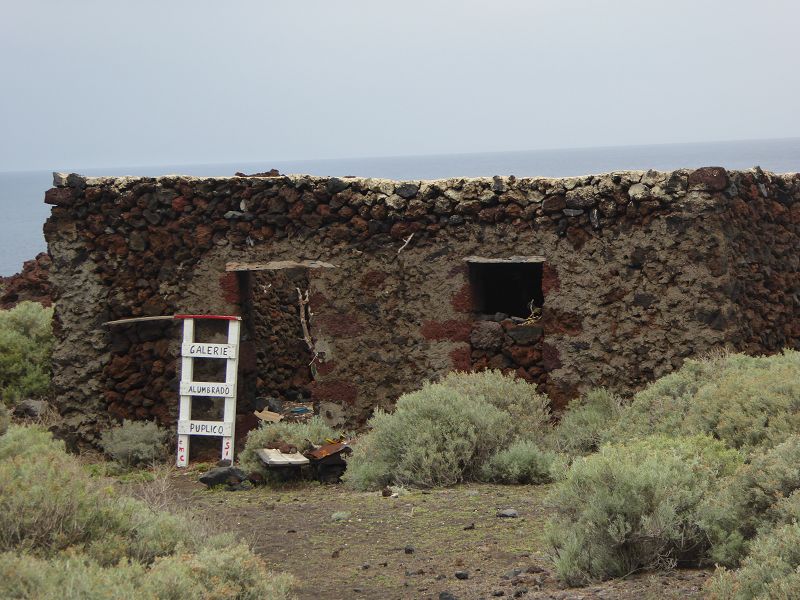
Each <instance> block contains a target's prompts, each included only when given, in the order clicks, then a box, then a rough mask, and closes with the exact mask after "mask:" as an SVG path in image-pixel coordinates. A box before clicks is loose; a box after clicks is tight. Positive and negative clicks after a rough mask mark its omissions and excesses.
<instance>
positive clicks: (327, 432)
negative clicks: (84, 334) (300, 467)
mask: <svg viewBox="0 0 800 600" xmlns="http://www.w3.org/2000/svg"><path fill="white" fill-rule="evenodd" d="M340 435H341V434H340V433H339V432H337V431H336V430H335V429H333V428H332V427H330V426H329V425H328V424H327V423H325V421H324V420H322V418H321V417H312V418H311V419H309V420H308V421H306V422H305V423H284V422H281V421H279V422H277V423H266V422H265V423H262V424H261V426H260V427H259V428H258V429H253V430H252V431H250V433H248V434H247V441H246V442H245V446H244V450H242V452H241V454H240V455H239V465H240V467H241V468H242V469H244V471H245V472H246V473H260V474H261V475H263V476H264V477H267V478H269V477H270V476H271V475H272V472H271V471H270V470H269V469H268V468H267V467H266V466H265V465H264V463H262V462H261V459H259V458H258V456H257V455H256V450H260V449H261V448H266V447H267V446H268V445H270V444H272V443H274V442H285V443H286V444H289V445H290V446H295V447H296V448H297V451H298V452H308V451H309V450H312V449H313V448H312V444H314V445H317V446H319V445H322V444H325V443H326V442H325V440H328V439H331V440H332V439H337V438H339V437H340Z"/></svg>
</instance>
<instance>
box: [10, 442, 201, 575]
mask: <svg viewBox="0 0 800 600" xmlns="http://www.w3.org/2000/svg"><path fill="white" fill-rule="evenodd" d="M197 539H198V536H197V531H196V527H190V525H189V523H188V522H187V521H185V520H183V519H181V518H180V517H178V516H177V515H173V514H169V513H161V512H156V511H152V510H150V509H149V508H148V507H147V506H146V505H145V504H143V503H141V502H139V501H137V500H134V499H132V498H127V497H118V496H116V495H115V494H114V491H113V489H112V488H101V487H100V486H99V483H97V482H94V481H92V480H91V479H90V478H89V476H88V474H86V472H85V471H84V470H83V469H82V468H81V466H80V464H79V463H78V462H77V461H76V460H75V459H74V458H73V457H71V456H69V455H67V454H66V453H65V452H64V448H63V444H62V443H61V442H56V441H54V440H53V439H52V438H51V436H50V434H49V433H47V432H45V431H42V430H38V429H35V428H29V427H17V426H12V427H10V428H9V431H8V433H7V434H6V435H4V436H2V437H0V552H2V551H11V550H16V551H28V552H34V553H37V554H41V555H43V556H51V555H53V554H55V553H57V552H59V551H61V550H65V549H67V548H80V549H84V550H86V551H87V552H89V553H90V554H92V555H94V556H96V558H97V559H98V560H100V561H101V562H103V563H104V564H112V563H114V562H117V561H118V560H119V559H121V558H123V557H127V558H131V559H135V560H138V561H142V562H146V563H148V562H151V561H152V560H154V559H155V558H156V557H157V556H162V555H165V554H171V553H172V552H174V551H175V550H176V549H177V548H179V547H183V548H186V549H191V548H194V547H196V546H197V543H196V542H195V540H197Z"/></svg>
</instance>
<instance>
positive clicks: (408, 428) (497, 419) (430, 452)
mask: <svg viewBox="0 0 800 600" xmlns="http://www.w3.org/2000/svg"><path fill="white" fill-rule="evenodd" d="M368 425H369V426H370V428H371V431H370V432H369V433H368V434H367V435H366V436H364V437H363V438H362V439H361V440H360V441H359V442H358V444H356V446H355V450H354V452H353V455H352V457H351V458H350V459H349V460H348V466H347V471H346V472H345V475H344V478H343V479H344V480H345V481H346V482H347V483H348V484H349V485H351V486H352V487H355V488H356V489H361V490H367V489H376V488H380V487H383V486H385V485H389V484H395V485H404V486H413V487H430V486H435V485H453V484H456V483H459V482H461V481H467V480H475V479H478V478H479V474H480V470H481V467H482V465H483V463H484V462H485V461H486V460H487V459H488V458H489V457H490V456H491V455H492V454H494V453H495V452H496V451H497V450H500V449H502V448H505V447H507V446H508V445H509V444H510V443H511V442H512V441H513V439H514V434H515V429H516V427H515V423H514V418H513V417H512V416H511V414H510V413H508V412H506V411H504V410H502V409H500V408H498V407H497V406H495V405H494V404H491V403H489V402H487V401H486V400H485V396H483V395H466V394H464V393H463V392H461V391H457V390H456V389H453V387H450V386H449V385H444V384H441V383H439V384H431V383H426V384H425V385H424V386H423V388H422V389H421V390H418V391H416V392H411V393H409V394H404V395H403V396H401V397H400V398H399V400H398V401H397V406H396V407H395V411H394V412H393V413H391V414H388V413H385V412H383V411H381V410H378V411H376V413H375V415H374V416H373V417H372V418H371V419H370V421H369V423H368Z"/></svg>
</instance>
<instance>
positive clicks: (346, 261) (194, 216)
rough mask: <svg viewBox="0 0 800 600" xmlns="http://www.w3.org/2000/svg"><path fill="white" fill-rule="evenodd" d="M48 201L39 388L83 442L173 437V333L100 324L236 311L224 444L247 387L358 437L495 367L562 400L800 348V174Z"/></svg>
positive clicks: (244, 419)
mask: <svg viewBox="0 0 800 600" xmlns="http://www.w3.org/2000/svg"><path fill="white" fill-rule="evenodd" d="M45 201H46V202H47V203H49V204H52V205H53V209H52V215H51V217H50V219H49V220H48V221H47V224H46V226H45V234H46V238H47V241H48V244H49V252H50V255H51V256H52V261H53V262H52V267H51V279H52V282H53V289H54V296H55V302H56V313H55V321H56V335H57V340H58V341H57V346H56V349H55V355H54V385H55V387H56V390H55V392H56V398H57V399H58V400H57V402H58V403H59V408H60V410H61V412H62V414H63V415H64V417H65V423H66V424H67V426H68V427H69V428H70V429H71V430H72V431H75V432H77V433H78V434H79V435H80V436H82V437H83V439H86V440H89V441H91V440H92V439H93V438H94V437H95V436H96V435H97V433H98V431H99V430H100V429H102V428H104V427H106V426H107V425H108V423H109V422H110V421H112V420H118V419H121V418H141V419H145V418H147V419H151V418H156V419H157V420H159V421H160V422H162V423H164V424H167V425H171V426H174V424H175V420H176V411H177V394H178V392H177V389H178V385H177V382H178V373H177V372H176V371H177V364H178V363H177V362H176V355H177V354H178V353H179V347H180V329H179V325H178V324H176V323H174V322H172V321H160V322H155V323H144V324H139V325H136V326H129V327H107V326H104V323H105V322H107V321H109V320H112V319H121V318H125V317H135V316H142V315H171V314H174V313H217V314H234V315H241V316H242V318H243V332H244V333H243V338H242V346H241V360H240V375H239V380H240V386H239V392H238V413H239V421H240V425H239V427H238V428H237V433H238V435H239V436H240V437H241V434H242V433H243V432H244V431H245V430H246V429H247V428H249V427H252V426H253V418H252V416H251V415H252V411H253V409H254V408H260V407H261V406H260V405H259V404H260V403H261V405H263V399H264V398H266V397H273V398H280V399H284V400H294V401H303V400H306V401H308V402H310V403H313V407H314V410H315V411H318V412H319V414H321V415H322V416H323V417H325V418H326V419H328V420H329V421H331V422H333V423H337V424H342V425H346V426H348V427H354V426H358V425H360V424H363V422H364V421H365V419H366V418H368V417H369V415H370V414H371V412H372V411H373V410H374V409H375V407H391V405H392V403H393V401H394V400H395V399H396V398H397V397H398V396H399V395H400V394H402V393H403V392H406V391H409V390H412V389H415V388H417V387H419V385H420V384H421V382H422V381H424V380H426V379H435V378H437V377H439V376H441V375H442V374H444V373H446V372H448V371H450V370H453V369H461V370H470V369H482V368H499V369H505V370H512V371H514V372H516V373H517V374H518V376H519V377H522V378H524V379H526V380H528V381H530V382H533V383H535V384H536V385H537V386H538V388H539V389H540V390H542V391H544V392H546V393H547V394H548V395H549V396H550V398H551V400H552V403H553V405H554V406H555V407H556V408H560V407H563V406H564V405H565V404H566V403H567V402H568V401H569V400H570V399H571V398H574V397H575V396H576V395H578V394H579V393H580V392H581V391H582V390H585V389H587V388H589V387H591V386H597V385H604V386H608V387H610V388H613V389H615V390H619V391H621V392H626V393H628V392H631V391H633V390H636V389H639V388H641V387H642V386H644V385H645V384H646V383H647V382H649V381H651V380H653V379H655V378H657V377H660V376H662V375H664V374H666V373H668V372H670V371H672V370H674V369H676V368H678V367H679V366H680V365H681V363H682V361H683V360H684V359H685V358H687V357H690V356H692V355H697V354H698V353H702V352H704V351H708V350H709V349H712V348H717V347H721V346H727V347H729V348H732V349H735V350H741V351H745V352H748V353H765V352H775V351H778V350H780V349H781V348H783V347H794V348H798V347H799V346H800V252H799V249H800V175H798V174H788V175H775V174H771V173H766V172H763V171H761V170H759V169H756V170H752V171H745V172H726V171H725V170H724V169H722V168H702V169H697V170H693V171H691V170H679V171H674V172H670V173H661V172H654V171H648V172H646V173H645V172H619V173H610V174H605V175H593V176H586V177H573V178H565V179H545V178H524V179H517V178H514V177H495V178H482V179H448V180H440V181H405V182H397V181H388V180H382V179H360V178H341V179H339V178H320V177H310V176H275V177H222V178H194V177H181V176H168V177H158V178H143V177H119V178H111V177H102V178H85V177H81V176H78V175H69V176H60V175H59V176H56V181H55V187H54V188H52V189H51V190H49V191H48V192H47V194H46V198H45ZM306 293H307V294H308V295H307V298H308V304H307V308H306V309H304V310H303V313H304V314H305V317H306V319H307V323H308V325H309V327H310V330H309V333H310V339H309V340H306V339H304V335H303V332H302V327H301V321H300V314H301V311H300V308H299V306H300V304H301V303H300V301H299V298H300V297H302V298H306ZM531 317H532V318H531ZM209 335H214V332H213V331H212V332H210V333H209ZM307 341H308V342H309V343H307Z"/></svg>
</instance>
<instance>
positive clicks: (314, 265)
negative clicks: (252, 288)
mask: <svg viewBox="0 0 800 600" xmlns="http://www.w3.org/2000/svg"><path fill="white" fill-rule="evenodd" d="M335 268H336V265H332V264H331V263H326V262H323V261H321V260H301V261H295V260H273V261H270V262H254V263H244V262H229V263H227V264H226V265H225V270H226V271H279V270H281V269H335Z"/></svg>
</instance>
